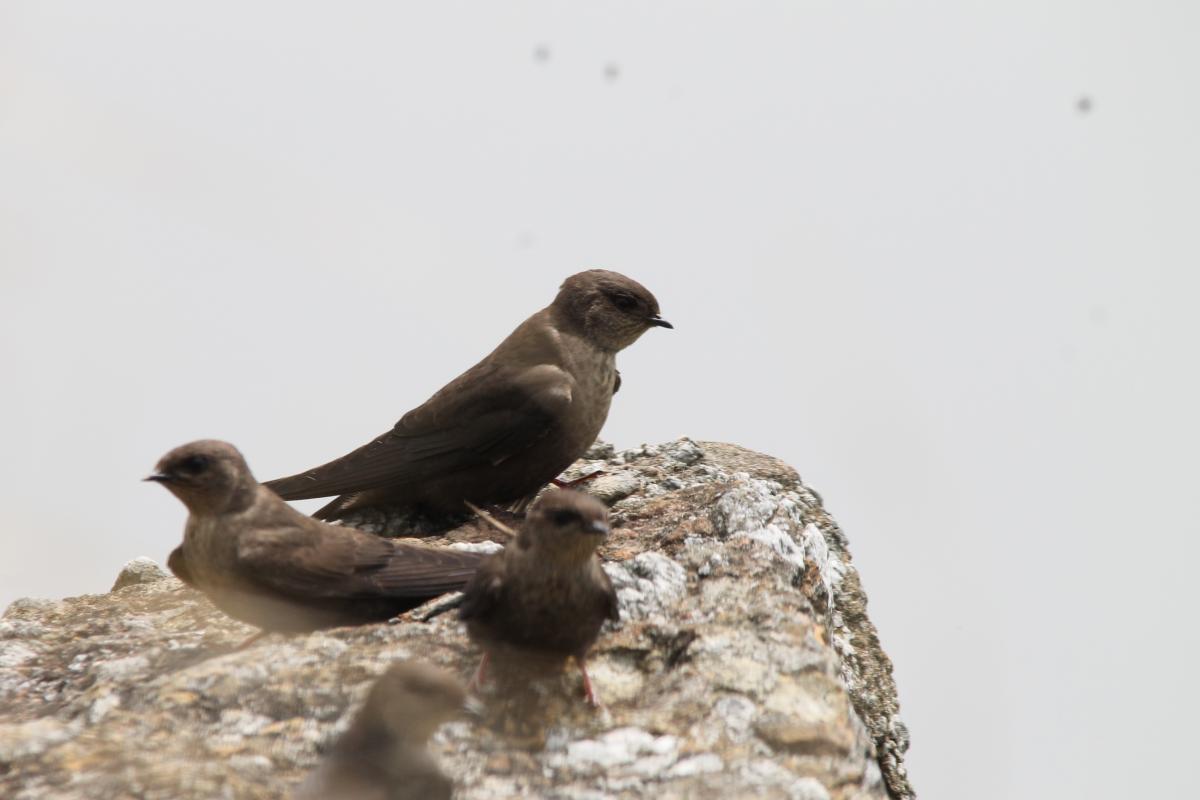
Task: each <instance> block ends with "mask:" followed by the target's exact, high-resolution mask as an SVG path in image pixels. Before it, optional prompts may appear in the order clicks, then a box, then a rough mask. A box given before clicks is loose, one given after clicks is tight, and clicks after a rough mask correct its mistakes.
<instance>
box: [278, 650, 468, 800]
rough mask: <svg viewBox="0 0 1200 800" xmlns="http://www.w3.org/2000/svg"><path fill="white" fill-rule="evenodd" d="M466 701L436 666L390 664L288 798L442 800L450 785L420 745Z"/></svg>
mask: <svg viewBox="0 0 1200 800" xmlns="http://www.w3.org/2000/svg"><path fill="white" fill-rule="evenodd" d="M465 700H466V693H465V692H464V691H463V688H462V686H460V685H459V683H458V681H456V680H455V679H454V678H453V677H451V676H450V675H448V674H446V673H445V672H443V671H442V670H439V669H434V668H433V667H430V666H428V665H425V664H418V663H414V662H411V661H408V662H404V663H401V664H395V665H393V666H392V667H390V668H389V669H388V671H387V672H385V673H384V674H383V675H382V676H381V677H380V678H379V680H377V681H376V682H375V684H374V685H373V686H372V687H371V690H370V691H369V692H368V693H367V699H366V701H365V702H364V703H363V706H362V709H361V710H360V711H359V712H358V714H357V715H356V716H355V717H354V721H353V722H352V723H350V727H349V728H348V729H347V730H346V732H345V733H344V734H343V735H342V737H341V738H340V739H338V741H337V743H336V744H334V745H333V748H332V749H331V750H330V751H329V754H328V755H327V756H326V757H325V760H324V761H322V762H321V765H320V766H319V767H317V769H316V771H315V772H313V774H312V775H311V776H309V778H308V779H307V780H306V781H305V782H304V783H303V784H301V785H300V786H299V787H298V789H297V790H296V792H295V793H294V794H293V795H292V800H449V798H450V796H451V794H452V793H453V784H452V783H451V781H450V779H449V778H447V777H446V776H445V775H443V774H442V772H441V771H440V770H439V769H438V766H437V764H436V763H435V762H434V761H433V759H432V758H431V757H430V756H429V753H428V752H427V751H426V749H425V746H426V743H427V742H428V740H429V737H430V736H432V735H433V732H434V731H435V730H437V728H438V726H439V725H441V724H442V723H444V722H448V721H450V720H451V719H453V718H454V717H456V716H458V715H459V714H460V713H461V712H462V710H463V704H464V702H465Z"/></svg>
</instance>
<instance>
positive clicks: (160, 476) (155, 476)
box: [142, 472, 175, 483]
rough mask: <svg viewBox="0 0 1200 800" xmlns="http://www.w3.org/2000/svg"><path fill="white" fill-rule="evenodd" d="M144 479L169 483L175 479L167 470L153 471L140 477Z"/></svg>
mask: <svg viewBox="0 0 1200 800" xmlns="http://www.w3.org/2000/svg"><path fill="white" fill-rule="evenodd" d="M142 480H144V481H154V482H155V483H170V482H171V481H173V480H175V476H174V475H172V474H170V473H169V472H155V473H152V474H150V475H147V476H146V477H144V478H142Z"/></svg>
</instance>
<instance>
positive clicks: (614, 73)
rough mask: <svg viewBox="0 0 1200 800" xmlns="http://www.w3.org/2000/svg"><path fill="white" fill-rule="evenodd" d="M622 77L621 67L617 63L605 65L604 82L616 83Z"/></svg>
mask: <svg viewBox="0 0 1200 800" xmlns="http://www.w3.org/2000/svg"><path fill="white" fill-rule="evenodd" d="M620 77H621V65H620V64H618V63H617V62H615V61H610V62H608V63H607V64H605V65H604V80H606V81H608V82H609V83H615V82H616V80H617V78H620Z"/></svg>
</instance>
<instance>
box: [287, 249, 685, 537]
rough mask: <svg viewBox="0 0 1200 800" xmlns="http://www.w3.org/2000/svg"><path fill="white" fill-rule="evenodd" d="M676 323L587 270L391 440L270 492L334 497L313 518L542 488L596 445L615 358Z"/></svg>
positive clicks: (627, 288) (429, 507)
mask: <svg viewBox="0 0 1200 800" xmlns="http://www.w3.org/2000/svg"><path fill="white" fill-rule="evenodd" d="M652 327H663V328H670V327H672V326H671V324H670V323H669V322H667V321H666V320H664V319H662V318H661V317H660V316H659V311H658V301H657V300H655V299H654V295H652V294H651V293H650V292H649V291H647V290H646V288H645V287H643V286H642V285H641V284H639V283H638V282H637V281H634V280H631V279H629V278H626V277H625V276H624V275H620V274H618V273H616V272H608V271H606V270H599V269H594V270H589V271H587V272H580V273H578V274H576V275H572V276H571V277H569V278H567V280H566V281H564V282H563V285H562V287H561V289H560V290H559V292H558V296H557V297H555V299H554V302H553V303H551V304H550V305H549V306H547V307H546V308H544V309H542V310H541V311H539V312H537V313H536V314H534V315H533V316H531V317H530V318H529V319H527V320H525V321H524V322H523V323H521V324H520V325H519V326H518V327H517V329H516V330H514V331H513V332H512V333H511V334H510V335H509V337H508V338H507V339H505V340H504V341H503V342H501V343H500V345H499V347H497V348H496V349H495V350H493V351H492V352H491V353H490V354H489V355H488V356H487V357H486V358H484V359H483V360H482V361H480V362H479V363H478V364H476V365H475V366H473V367H471V368H470V369H469V370H467V371H466V372H464V373H463V374H462V375H460V376H458V377H457V378H455V379H454V380H453V381H451V382H450V383H449V384H447V385H446V386H445V387H443V388H442V389H441V390H440V391H438V392H437V393H436V394H435V395H433V397H431V398H429V399H428V400H427V401H425V403H424V404H422V405H420V406H418V407H417V408H415V409H413V410H412V411H410V412H408V413H407V414H405V415H404V416H403V417H402V418H401V419H400V421H399V422H397V423H396V425H395V426H394V427H393V428H392V429H391V430H390V431H388V432H387V433H384V434H382V435H380V436H378V437H376V438H375V439H374V440H373V441H371V442H369V443H367V444H365V445H363V446H362V447H360V448H358V449H357V450H354V451H353V452H351V453H349V454H347V455H344V456H342V457H341V458H338V459H336V460H334V461H331V462H329V463H328V464H325V465H323V466H320V467H316V468H315V469H310V470H308V471H307V472H303V473H300V474H298V475H293V476H291V477H288V478H279V479H277V480H273V481H268V482H267V483H266V484H265V485H266V486H267V487H269V488H270V489H272V490H273V491H275V492H277V493H278V494H279V495H280V496H281V497H283V498H285V499H287V500H301V499H307V498H312V497H328V496H330V495H339V496H338V497H337V498H336V499H334V500H333V501H332V502H330V503H328V504H327V505H325V506H324V507H323V508H321V509H320V510H319V511H317V512H316V514H314V515H313V516H316V517H318V518H320V519H330V520H333V519H339V518H340V517H342V516H343V515H345V514H346V513H348V512H350V511H352V510H355V509H362V508H370V507H373V506H379V505H401V506H408V507H411V508H414V509H418V510H421V511H427V512H433V513H445V512H458V511H461V510H462V509H463V501H464V500H467V501H471V502H474V503H477V504H480V505H485V504H505V503H510V502H513V501H517V500H521V499H524V498H526V497H529V496H531V495H533V494H534V493H536V492H537V491H538V490H539V489H541V488H542V487H543V486H545V485H546V484H547V483H549V482H550V481H551V480H552V479H554V478H556V477H557V476H558V475H559V474H560V473H561V472H562V471H563V470H564V469H566V468H567V467H568V466H570V465H571V463H572V462H574V461H575V460H576V459H577V458H579V457H580V456H581V455H583V452H584V451H585V450H586V449H587V448H588V447H589V446H590V445H591V444H592V442H593V441H595V439H596V436H597V435H598V434H599V433H600V428H601V427H602V426H603V425H604V421H605V419H606V418H607V417H608V407H609V403H610V402H611V400H612V395H613V392H614V391H616V388H617V386H618V385H619V383H620V376H619V375H618V374H617V369H616V354H617V352H618V351H620V350H622V349H624V348H625V347H628V346H629V345H631V344H633V343H634V342H635V341H637V339H638V337H639V336H641V335H642V334H643V333H645V332H646V331H647V330H649V329H650V328H652Z"/></svg>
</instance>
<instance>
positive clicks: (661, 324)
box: [646, 314, 675, 330]
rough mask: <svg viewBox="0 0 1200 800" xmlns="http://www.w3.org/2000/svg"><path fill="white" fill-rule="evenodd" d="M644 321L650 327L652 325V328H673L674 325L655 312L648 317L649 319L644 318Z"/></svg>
mask: <svg viewBox="0 0 1200 800" xmlns="http://www.w3.org/2000/svg"><path fill="white" fill-rule="evenodd" d="M646 322H647V323H648V324H649V325H650V326H651V327H654V328H670V329H671V330H675V326H674V325H672V324H671V323H669V322H667V321H666V320H665V319H663V318H662V317H660V316H659V315H658V314H655V315H654V316H653V317H650V319H648V320H646Z"/></svg>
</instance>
